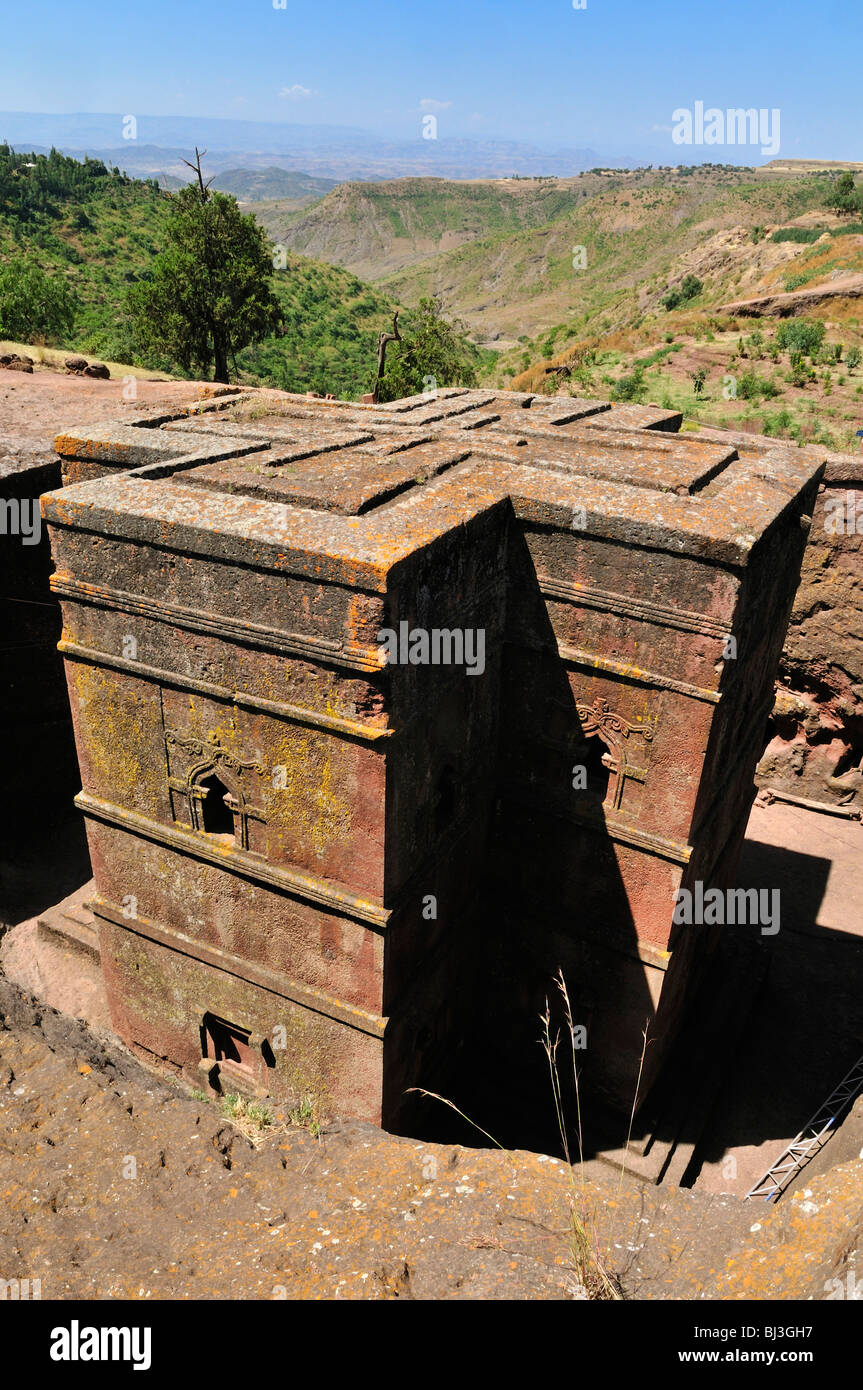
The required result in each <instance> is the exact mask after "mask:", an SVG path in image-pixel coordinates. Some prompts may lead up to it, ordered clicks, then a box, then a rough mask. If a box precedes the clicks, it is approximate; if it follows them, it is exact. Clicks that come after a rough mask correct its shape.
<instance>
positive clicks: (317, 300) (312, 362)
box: [237, 255, 397, 399]
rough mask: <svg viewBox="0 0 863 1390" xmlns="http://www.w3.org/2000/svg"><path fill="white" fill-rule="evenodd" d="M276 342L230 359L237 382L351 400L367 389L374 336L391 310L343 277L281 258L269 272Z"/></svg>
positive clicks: (297, 258) (378, 296)
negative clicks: (276, 313) (277, 317)
mask: <svg viewBox="0 0 863 1390" xmlns="http://www.w3.org/2000/svg"><path fill="white" fill-rule="evenodd" d="M274 284H275V292H276V296H277V298H278V301H279V305H280V307H281V315H282V323H283V325H284V336H283V337H272V338H267V339H265V340H264V341H263V342H262V343H256V344H255V345H254V346H253V347H249V348H246V349H245V351H244V352H241V353H238V354H237V365H238V367H239V369H240V373H241V376H242V378H243V380H246V381H249V382H250V383H251V384H252V385H256V386H278V387H279V388H280V389H281V390H282V391H298V392H303V391H317V392H319V393H320V394H321V395H326V394H327V392H332V393H333V394H334V395H336V396H340V397H342V398H344V399H356V398H357V397H359V396H361V395H363V394H364V393H365V392H366V391H371V389H372V386H373V385H374V379H375V370H376V366H377V350H378V334H379V333H380V332H381V330H382V329H384V328H387V327H389V326H390V325H391V324H392V317H393V310H394V308H395V307H397V306H394V305H393V302H392V300H391V299H388V298H387V296H386V295H385V294H382V293H381V292H380V291H379V290H376V289H373V288H372V287H371V286H370V285H365V284H363V282H362V281H361V280H358V279H357V277H356V276H355V275H351V274H350V272H349V271H346V270H338V269H337V268H336V267H335V266H330V265H321V264H320V263H318V262H316V261H310V260H307V259H306V258H305V257H304V256H290V255H289V256H288V257H287V258H286V264H285V266H284V268H283V269H281V270H277V271H276V276H275V281H274Z"/></svg>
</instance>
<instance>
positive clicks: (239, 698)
mask: <svg viewBox="0 0 863 1390" xmlns="http://www.w3.org/2000/svg"><path fill="white" fill-rule="evenodd" d="M678 424H679V417H676V416H674V415H672V414H670V413H669V412H664V411H660V410H657V409H653V408H646V407H639V408H637V410H636V411H633V410H632V409H631V408H626V407H619V408H618V407H609V406H607V405H605V404H603V403H601V402H596V401H579V400H574V399H573V400H562V399H560V398H557V399H551V400H549V399H548V398H533V397H530V396H523V395H519V394H516V393H491V392H481V391H461V390H451V391H439V392H435V393H432V394H430V395H427V396H421V397H415V398H411V399H409V400H405V401H397V402H395V403H394V404H392V405H389V406H370V405H359V406H357V405H348V404H346V403H343V402H329V401H321V400H314V401H312V400H307V399H306V398H304V397H288V396H285V395H283V394H278V395H276V394H274V395H273V396H272V397H268V396H261V395H260V394H256V395H255V396H253V397H248V398H243V397H236V398H233V399H231V398H229V397H225V398H222V399H221V400H218V401H212V402H209V403H207V404H206V405H203V406H201V407H199V408H192V409H191V410H186V411H183V412H182V413H177V414H176V415H174V416H171V415H166V416H164V417H162V418H161V419H159V420H157V421H154V420H152V419H149V420H147V421H146V422H141V423H140V424H132V425H131V426H130V425H128V424H125V425H122V424H116V425H115V424H112V423H111V422H108V423H107V424H106V425H105V426H104V427H103V428H98V429H91V428H88V429H86V430H82V431H75V430H70V431H68V432H67V433H65V434H64V435H62V436H61V437H60V438H59V439H58V441H57V447H58V449H59V450H60V452H61V454H62V455H63V459H64V476H66V477H67V478H68V479H69V480H70V481H75V480H78V481H77V485H73V486H70V487H68V488H65V489H63V490H62V491H59V492H56V493H53V494H50V495H49V496H48V497H46V498H45V499H43V507H44V514H45V516H46V518H47V520H48V523H49V525H50V528H51V537H52V547H53V552H54V557H55V561H56V565H57V573H56V575H55V577H54V581H53V583H54V588H55V591H56V592H57V593H58V595H59V596H60V598H61V600H62V604H63V612H64V631H63V641H62V643H61V649H62V651H63V653H64V656H65V660H66V669H67V677H68V682H69V689H70V693H71V699H72V706H73V711H74V716H75V721H76V735H77V742H78V752H79V760H80V765H81V775H82V788H83V789H82V792H81V794H80V797H79V798H78V803H79V805H80V807H81V809H82V810H83V812H84V814H85V815H86V817H87V824H88V834H89V839H90V846H91V852H92V856H93V863H94V870H95V875H96V883H97V888H98V895H97V898H96V904H95V909H96V912H97V914H98V916H99V919H100V922H101V933H102V960H103V968H104V970H105V974H106V978H107V982H108V987H109V992H110V999H111V1008H112V1016H113V1019H114V1023H115V1026H116V1027H117V1029H118V1031H119V1032H120V1033H121V1035H122V1036H123V1037H124V1038H125V1039H126V1040H127V1041H129V1042H130V1043H131V1044H133V1045H134V1046H136V1047H137V1048H139V1049H141V1050H143V1051H144V1052H146V1053H149V1054H151V1055H153V1056H155V1057H157V1058H160V1059H164V1060H166V1061H167V1062H169V1063H171V1064H173V1065H174V1066H176V1067H180V1068H182V1069H183V1070H184V1071H185V1072H186V1073H187V1074H190V1075H193V1074H198V1075H203V1076H205V1077H206V1078H207V1079H208V1080H209V1082H210V1083H211V1084H214V1085H216V1086H217V1087H221V1088H222V1089H224V1090H236V1089H241V1090H242V1089H245V1090H255V1089H258V1090H263V1091H266V1090H269V1091H272V1092H275V1093H282V1094H297V1093H313V1094H315V1095H316V1096H317V1097H319V1098H320V1099H321V1103H322V1104H324V1105H325V1106H328V1107H329V1108H330V1109H331V1110H335V1111H339V1112H341V1113H343V1114H352V1115H356V1116H361V1117H366V1118H370V1119H377V1118H379V1117H382V1118H383V1122H384V1124H385V1125H386V1126H387V1127H389V1128H392V1129H395V1130H398V1131H401V1132H407V1133H422V1132H423V1131H424V1130H427V1129H428V1128H429V1108H428V1105H429V1103H428V1101H426V1100H423V1099H421V1098H419V1097H418V1096H417V1094H416V1093H415V1092H414V1091H412V1090H410V1089H409V1088H412V1087H425V1088H428V1089H430V1090H434V1091H437V1092H440V1093H442V1094H445V1095H447V1096H449V1097H450V1098H451V1099H452V1100H453V1101H454V1102H455V1103H456V1104H458V1105H459V1106H460V1107H461V1108H462V1109H466V1110H467V1112H468V1113H469V1114H470V1115H471V1116H472V1118H474V1119H476V1121H477V1122H478V1123H480V1124H482V1125H483V1127H484V1128H492V1126H493V1124H494V1125H497V1126H498V1128H497V1129H494V1128H492V1132H494V1133H496V1134H498V1135H501V1134H505V1135H506V1137H507V1138H508V1139H510V1140H517V1141H518V1142H522V1143H525V1142H529V1140H530V1137H531V1133H532V1127H533V1125H534V1118H533V1112H534V1111H537V1112H538V1111H539V1110H540V1109H541V1110H542V1111H545V1112H547V1111H548V1110H549V1104H548V1101H547V1091H546V1090H545V1089H544V1088H546V1087H547V1079H546V1080H543V1067H542V1065H540V1064H544V1059H543V1057H542V1053H541V1050H540V1049H539V1048H538V1047H537V1043H536V1038H537V1036H538V1032H539V1022H538V1016H539V1014H540V1012H541V1011H542V1009H543V1007H544V1000H545V997H546V995H548V994H550V993H553V977H554V976H555V974H556V973H557V972H558V971H559V970H562V971H563V973H564V976H565V978H566V981H567V984H568V987H569V993H570V997H571V1000H572V1004H573V1009H574V1014H575V1019H574V1021H575V1023H576V1024H578V1025H583V1026H584V1028H585V1030H586V1044H587V1045H586V1048H585V1050H584V1052H583V1053H581V1054H580V1057H579V1060H581V1059H582V1058H583V1061H584V1070H583V1084H584V1086H585V1087H586V1088H587V1090H589V1091H590V1093H591V1094H592V1096H593V1098H594V1100H595V1103H596V1105H597V1106H600V1105H607V1106H608V1107H609V1108H610V1109H611V1110H612V1111H614V1112H618V1113H620V1112H626V1111H627V1110H628V1109H629V1107H630V1106H631V1104H632V1099H633V1094H634V1089H635V1084H636V1078H637V1076H638V1071H639V1065H640V1061H641V1053H642V1046H643V1040H642V1030H643V1029H644V1026H645V1023H649V1024H650V1038H651V1040H652V1041H651V1043H650V1046H649V1048H648V1051H647V1056H646V1062H645V1067H644V1075H643V1079H642V1090H641V1094H642V1095H643V1094H645V1093H646V1091H647V1090H648V1089H649V1085H650V1082H651V1081H652V1079H653V1078H654V1077H655V1076H656V1074H657V1073H658V1071H659V1069H660V1068H661V1065H662V1061H663V1058H664V1056H665V1054H666V1052H667V1050H668V1047H669V1045H670V1043H671V1040H672V1039H673V1037H674V1033H675V1029H676V1027H677V1025H678V1023H679V1020H680V1016H681V1013H682V1010H683V1008H684V1005H685V1002H686V1000H687V997H688V996H689V994H690V991H691V987H692V985H693V983H694V982H695V980H696V979H698V978H699V976H700V975H701V973H702V972H703V970H704V968H705V966H706V963H707V962H708V961H709V954H710V948H711V946H712V944H713V936H714V935H715V933H713V932H712V930H711V928H709V927H708V928H705V927H698V926H680V927H676V928H673V924H672V918H673V910H674V899H675V894H676V891H677V890H678V889H679V888H680V887H681V885H682V886H684V887H685V886H687V885H688V884H690V883H694V882H695V881H697V880H701V881H702V882H704V883H707V884H710V885H715V886H718V887H724V886H725V884H726V883H728V882H730V880H731V876H732V874H733V870H734V864H735V859H736V854H737V851H738V848H739V844H740V840H741V838H742V835H743V830H744V827H745V821H746V815H747V812H748V809H749V804H750V801H751V798H752V795H753V790H754V789H753V784H752V775H753V771H754V768H755V764H756V760H757V758H758V755H759V753H760V751H761V746H762V735H763V731H764V727H765V723H766V719H767V715H768V713H769V710H770V707H771V703H772V682H773V676H774V673H775V668H776V665H777V662H778V658H779V652H780V649H781V645H782V637H783V634H784V631H785V626H786V623H787V619H788V612H789V608H790V605H791V601H792V598H793V594H794V588H795V585H796V582H797V578H798V575H799V567H800V559H801V555H802V551H803V547H804V544H805V540H806V524H807V521H808V516H809V515H810V514H811V510H812V502H813V498H814V493H815V489H816V487H817V482H818V476H819V472H820V469H819V466H818V464H817V463H816V462H815V461H814V460H813V458H812V457H811V456H809V455H807V456H806V457H803V458H801V457H799V456H798V452H797V451H796V450H791V449H785V448H781V447H776V448H774V449H769V450H768V449H765V448H758V447H756V448H752V449H747V448H744V447H742V446H741V447H740V448H739V450H738V449H735V448H734V447H730V446H728V445H726V444H723V443H717V442H715V441H713V440H707V439H702V438H700V437H698V436H689V435H688V436H687V437H686V438H685V439H682V438H679V437H676V436H675V435H674V434H673V433H669V431H670V430H673V429H675V428H676V426H677V425H678Z"/></svg>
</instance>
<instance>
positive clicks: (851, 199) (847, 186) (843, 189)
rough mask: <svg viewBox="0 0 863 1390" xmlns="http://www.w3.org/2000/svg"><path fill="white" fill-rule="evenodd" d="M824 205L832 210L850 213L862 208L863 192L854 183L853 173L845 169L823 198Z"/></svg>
mask: <svg viewBox="0 0 863 1390" xmlns="http://www.w3.org/2000/svg"><path fill="white" fill-rule="evenodd" d="M824 203H825V206H826V207H828V208H832V209H833V211H834V212H839V213H851V212H860V211H861V209H863V193H861V191H860V190H859V189H858V188H856V187H855V185H854V175H853V174H852V173H850V171H849V170H846V171H845V173H844V174H840V176H839V178H838V179H837V180H836V184H835V186H834V187H833V188H831V189H830V192H829V193H828V194H827V197H826V198H825V199H824Z"/></svg>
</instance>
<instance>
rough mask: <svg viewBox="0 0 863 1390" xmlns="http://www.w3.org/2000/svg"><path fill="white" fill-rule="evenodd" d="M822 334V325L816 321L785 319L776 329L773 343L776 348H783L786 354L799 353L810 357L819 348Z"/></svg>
mask: <svg viewBox="0 0 863 1390" xmlns="http://www.w3.org/2000/svg"><path fill="white" fill-rule="evenodd" d="M824 333H825V328H824V324H823V323H819V322H818V321H817V320H815V321H812V320H810V319H786V321H785V322H784V323H780V325H779V327H778V328H777V330H776V337H775V339H774V341H775V343H776V345H777V347H780V348H784V349H785V351H786V352H789V353H795V352H799V353H802V354H803V356H804V357H811V356H812V355H813V353H816V352H817V351H818V349H819V348H820V347H821V344H822V343H823V341H824Z"/></svg>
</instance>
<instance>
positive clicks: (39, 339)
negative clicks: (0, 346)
mask: <svg viewBox="0 0 863 1390" xmlns="http://www.w3.org/2000/svg"><path fill="white" fill-rule="evenodd" d="M74 322H75V296H74V295H73V293H72V291H71V290H70V289H69V287H68V286H67V285H66V284H65V282H64V281H63V280H58V279H57V278H56V277H55V276H53V275H47V274H46V273H45V271H44V270H41V269H40V267H39V266H37V265H33V263H32V262H30V261H27V260H25V259H24V257H23V256H18V257H16V258H15V259H14V260H11V261H7V263H6V264H5V265H0V338H17V339H20V341H21V342H25V343H53V342H58V341H60V340H62V339H63V338H64V337H68V336H69V335H70V334H71V332H72V325H73V323H74Z"/></svg>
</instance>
